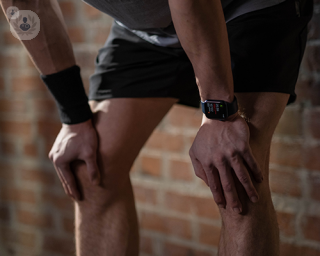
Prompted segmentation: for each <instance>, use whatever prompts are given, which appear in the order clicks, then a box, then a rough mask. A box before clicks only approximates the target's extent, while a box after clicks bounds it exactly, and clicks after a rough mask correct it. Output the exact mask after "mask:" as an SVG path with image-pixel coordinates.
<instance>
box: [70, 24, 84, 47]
mask: <svg viewBox="0 0 320 256" xmlns="http://www.w3.org/2000/svg"><path fill="white" fill-rule="evenodd" d="M68 35H69V37H70V40H71V42H72V43H83V42H84V41H85V39H84V28H83V27H68Z"/></svg>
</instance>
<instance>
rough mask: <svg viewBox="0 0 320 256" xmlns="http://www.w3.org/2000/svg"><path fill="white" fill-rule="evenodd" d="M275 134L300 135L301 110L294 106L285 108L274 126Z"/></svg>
mask: <svg viewBox="0 0 320 256" xmlns="http://www.w3.org/2000/svg"><path fill="white" fill-rule="evenodd" d="M275 134H279V135H287V136H288V135H291V136H300V135H302V112H301V110H298V109H296V108H286V109H285V111H284V112H283V114H282V116H281V118H280V120H279V123H278V125H277V127H276V130H275Z"/></svg>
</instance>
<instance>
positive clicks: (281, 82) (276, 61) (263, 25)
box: [89, 0, 313, 108]
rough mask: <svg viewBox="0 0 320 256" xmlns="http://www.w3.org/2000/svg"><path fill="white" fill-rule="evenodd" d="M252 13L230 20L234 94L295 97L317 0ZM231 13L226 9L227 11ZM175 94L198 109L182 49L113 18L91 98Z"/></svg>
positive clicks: (92, 82)
mask: <svg viewBox="0 0 320 256" xmlns="http://www.w3.org/2000/svg"><path fill="white" fill-rule="evenodd" d="M296 1H298V0H286V1H285V2H282V3H280V4H278V5H275V6H271V7H267V8H264V9H261V10H257V11H253V12H249V13H246V14H243V15H241V16H238V17H236V18H235V19H233V20H231V21H230V22H228V23H227V30H228V38H229V45H230V54H231V64H232V73H233V81H234V91H235V92H282V93H288V94H290V98H289V101H288V104H289V103H292V102H294V101H295V99H296V94H295V85H296V82H297V78H298V74H299V68H300V63H301V60H302V57H303V54H304V50H305V46H306V41H307V32H308V28H307V25H308V22H309V21H310V20H311V18H312V14H313V0H300V2H302V4H301V7H302V8H301V10H300V17H299V16H298V14H297V9H296ZM224 11H227V10H224ZM136 97H173V98H178V99H179V101H178V102H177V103H178V104H182V105H186V106H191V107H195V108H199V107H200V96H199V90H198V87H197V84H196V81H195V75H194V71H193V68H192V64H191V62H190V60H189V59H188V57H187V55H186V53H185V52H184V50H183V48H172V47H162V46H157V45H154V44H151V43H149V42H147V41H145V40H143V39H141V38H140V37H138V36H137V35H135V34H134V33H132V32H131V31H129V30H127V29H126V28H123V27H121V26H120V25H118V24H117V23H115V22H113V24H112V28H111V32H110V34H109V37H108V38H107V40H106V42H105V44H104V46H103V47H102V48H101V49H99V51H98V55H97V57H96V59H95V72H94V74H93V75H92V76H90V90H89V99H90V100H103V99H108V98H136Z"/></svg>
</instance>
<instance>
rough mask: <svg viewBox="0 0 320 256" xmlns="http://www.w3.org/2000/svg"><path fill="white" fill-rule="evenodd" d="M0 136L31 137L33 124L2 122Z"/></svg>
mask: <svg viewBox="0 0 320 256" xmlns="http://www.w3.org/2000/svg"><path fill="white" fill-rule="evenodd" d="M0 134H8V135H18V136H23V137H31V123H28V122H16V121H3V120H2V121H0Z"/></svg>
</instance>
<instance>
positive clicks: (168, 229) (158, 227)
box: [140, 211, 191, 239]
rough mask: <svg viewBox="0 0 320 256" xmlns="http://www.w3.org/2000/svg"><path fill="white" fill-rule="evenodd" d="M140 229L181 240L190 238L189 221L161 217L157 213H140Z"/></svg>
mask: <svg viewBox="0 0 320 256" xmlns="http://www.w3.org/2000/svg"><path fill="white" fill-rule="evenodd" d="M140 227H141V228H142V229H148V230H153V231H156V232H162V233H165V234H168V235H173V236H178V237H181V238H186V239H190V238H191V223H190V222H189V221H186V220H182V219H179V218H174V217H168V216H161V215H158V214H157V213H152V212H146V211H143V212H142V213H141V219H140Z"/></svg>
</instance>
